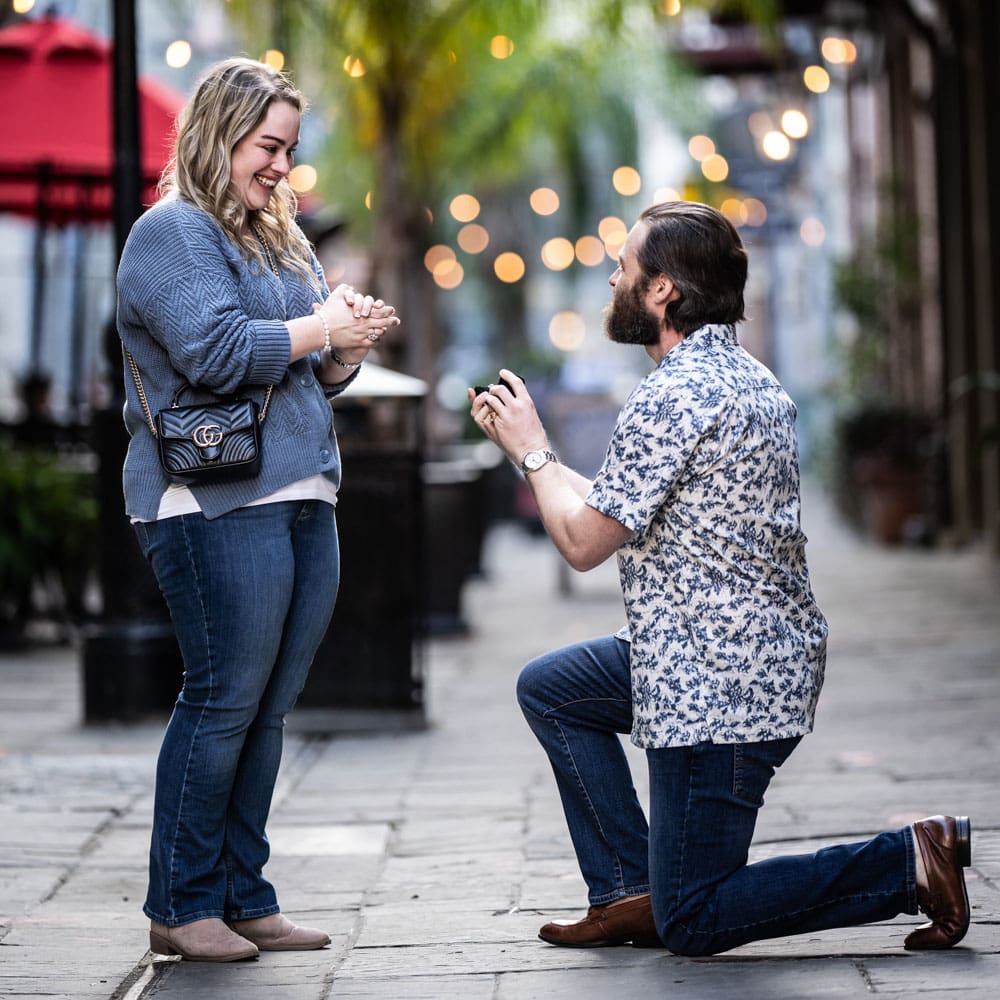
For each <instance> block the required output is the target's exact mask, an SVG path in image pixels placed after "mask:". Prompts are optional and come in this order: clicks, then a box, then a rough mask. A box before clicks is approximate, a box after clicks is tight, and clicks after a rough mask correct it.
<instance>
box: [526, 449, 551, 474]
mask: <svg viewBox="0 0 1000 1000" xmlns="http://www.w3.org/2000/svg"><path fill="white" fill-rule="evenodd" d="M529 455H541V457H542V461H541V462H539V463H538V465H535V466H532V467H531V468H529V467H528V466H527V465H525V460H526V459H527V457H528V456H529ZM558 461H559V456H558V455H557V454H556V453H555V452H554V451H552V450H551V449H550V448H532V449H531V451H528V452H525V453H524V458H522V459H521V472H523V473H524V475H526V476H527V475H528V474H529V473H531V472H534V471H535V470H536V469H540V468H541V467H542V466H543V465H545V464H546V463H547V462H558Z"/></svg>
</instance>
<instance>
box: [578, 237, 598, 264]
mask: <svg viewBox="0 0 1000 1000" xmlns="http://www.w3.org/2000/svg"><path fill="white" fill-rule="evenodd" d="M574 249H575V250H576V259H577V260H578V261H579V262H580V263H581V264H584V265H585V266H587V267H597V265H598V264H603V263H604V241H603V240H599V239H598V238H597V237H596V236H581V237H580V238H579V239H578V240H577V241H576V247H575V248H574Z"/></svg>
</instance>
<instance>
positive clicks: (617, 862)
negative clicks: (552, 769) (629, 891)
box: [546, 698, 625, 891]
mask: <svg viewBox="0 0 1000 1000" xmlns="http://www.w3.org/2000/svg"><path fill="white" fill-rule="evenodd" d="M581 700H583V699H581ZM586 700H591V699H586ZM600 700H602V701H616V700H618V699H612V698H604V699H600ZM567 704H572V703H569V702H568V703H567ZM546 714H548V713H546ZM550 721H551V722H552V724H553V725H554V726H555V727H556V730H557V731H558V733H559V738H560V739H561V740H562V743H563V748H564V750H565V752H566V756H567V757H568V758H569V762H570V764H571V765H572V766H573V774H574V775H575V776H576V783H577V786H578V787H579V788H580V790H581V791H582V792H583V797H584V800H585V801H586V803H587V808H588V809H589V810H590V814H591V816H593V818H594V822H595V823H596V824H597V832H598V833H599V834H600V835H601V839H602V840H603V841H604V843H605V844H607V846H608V847H609V848H611V843H610V841H609V840H608V837H607V834H606V833H605V832H604V827H603V826H602V825H601V817H600V816H599V815H598V813H597V810H596V809H595V808H594V803H593V800H592V799H591V798H590V792H589V791H587V786H586V785H585V784H584V781H583V778H581V777H580V770H579V768H578V767H577V766H576V758H575V757H574V756H573V751H572V750H571V749H570V745H569V740H567V739H566V734H565V732H563V727H562V726H561V725H560V724H559V720H558V719H551V720H550ZM611 856H612V857H613V858H614V866H615V880H616V881H617V882H618V887H619V891H621V890H623V889H624V887H625V879H624V877H623V875H622V862H621V858H619V857H618V852H617V851H614V850H611Z"/></svg>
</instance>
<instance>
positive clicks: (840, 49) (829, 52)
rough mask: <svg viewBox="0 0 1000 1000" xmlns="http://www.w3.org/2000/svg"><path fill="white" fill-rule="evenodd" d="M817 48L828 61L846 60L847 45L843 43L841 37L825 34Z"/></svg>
mask: <svg viewBox="0 0 1000 1000" xmlns="http://www.w3.org/2000/svg"><path fill="white" fill-rule="evenodd" d="M819 50H820V52H822V53H823V58H824V59H825V60H826V61H827V62H828V63H834V64H837V63H842V62H847V46H846V45H845V44H844V39H843V38H834V37H833V36H832V35H830V36H827V37H826V38H824V39H823V41H822V43H821V44H820V47H819Z"/></svg>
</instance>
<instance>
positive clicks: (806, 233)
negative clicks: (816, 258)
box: [799, 216, 826, 247]
mask: <svg viewBox="0 0 1000 1000" xmlns="http://www.w3.org/2000/svg"><path fill="white" fill-rule="evenodd" d="M799 236H800V238H801V239H802V242H803V243H805V245H806V246H807V247H819V246H822V245H823V241H824V240H825V239H826V227H825V226H824V225H823V223H822V222H820V221H819V219H816V218H813V217H812V216H810V217H809V218H807V219H803V220H802V225H801V226H799Z"/></svg>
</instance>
